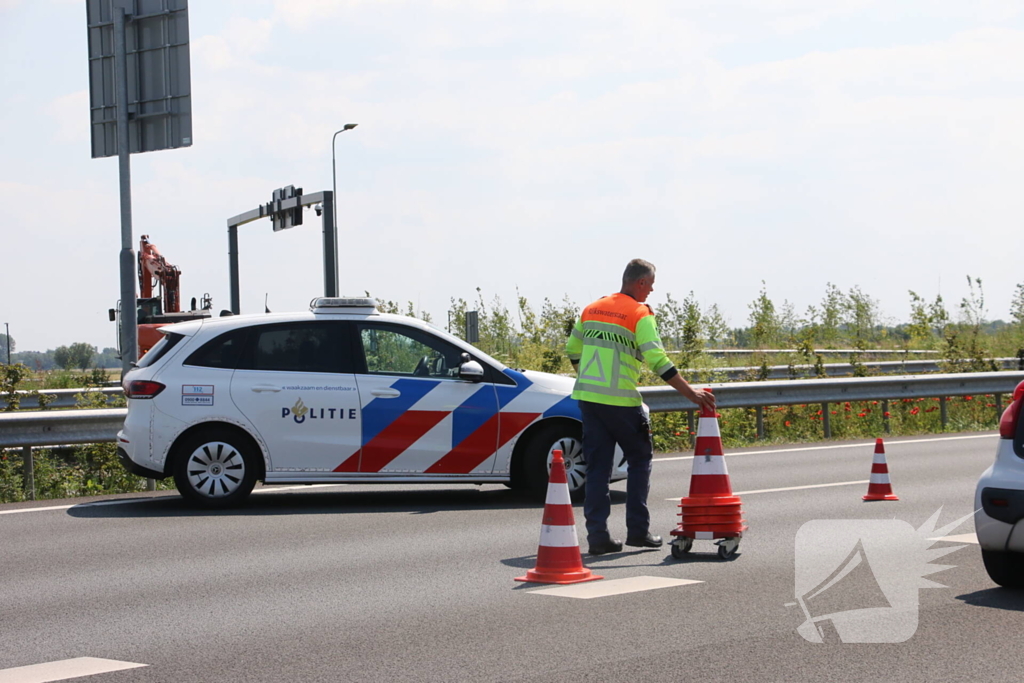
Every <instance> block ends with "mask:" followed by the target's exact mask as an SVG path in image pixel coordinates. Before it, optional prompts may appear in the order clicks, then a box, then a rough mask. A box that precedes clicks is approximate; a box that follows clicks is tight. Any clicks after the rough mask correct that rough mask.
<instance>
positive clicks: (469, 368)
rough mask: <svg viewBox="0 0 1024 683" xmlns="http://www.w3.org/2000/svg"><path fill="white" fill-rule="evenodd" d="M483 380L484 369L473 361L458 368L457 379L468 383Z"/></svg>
mask: <svg viewBox="0 0 1024 683" xmlns="http://www.w3.org/2000/svg"><path fill="white" fill-rule="evenodd" d="M483 378H484V368H483V366H482V365H480V364H479V363H477V362H476V361H475V360H468V361H465V362H463V363H462V365H460V366H459V379H464V380H466V381H468V382H479V381H481V380H482V379H483Z"/></svg>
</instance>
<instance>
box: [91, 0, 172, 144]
mask: <svg viewBox="0 0 1024 683" xmlns="http://www.w3.org/2000/svg"><path fill="white" fill-rule="evenodd" d="M121 9H123V10H124V13H125V19H126V21H125V48H126V60H125V66H126V68H127V72H128V74H127V76H128V78H127V81H128V96H127V98H126V99H127V102H128V144H129V152H130V153H132V154H134V153H136V152H153V151H156V150H161V149H175V148H178V147H189V146H190V145H191V144H192V93H191V79H190V73H189V48H188V3H187V0H87V2H86V17H87V20H88V30H89V113H90V126H91V129H92V156H93V158H94V159H96V158H100V157H109V156H116V155H117V152H118V149H117V97H116V95H117V86H116V82H115V68H114V24H115V12H116V11H117V10H121Z"/></svg>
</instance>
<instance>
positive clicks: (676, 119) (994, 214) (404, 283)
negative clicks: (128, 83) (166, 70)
mask: <svg viewBox="0 0 1024 683" xmlns="http://www.w3.org/2000/svg"><path fill="white" fill-rule="evenodd" d="M189 5H190V7H189V36H190V43H191V48H190V50H191V83H192V112H193V144H192V146H191V147H187V148H181V149H176V150H166V151H159V152H150V153H145V154H136V155H133V156H132V159H131V164H132V209H133V223H134V236H135V240H136V244H135V246H136V248H137V241H138V238H139V237H140V236H141V235H143V234H145V235H149V236H150V239H151V241H152V242H153V244H155V245H156V246H157V247H158V248H159V249H160V251H161V252H162V253H163V254H164V256H165V257H166V258H167V260H168V261H169V262H171V263H173V264H174V265H177V266H178V267H179V268H180V269H181V271H182V276H181V282H182V287H181V289H182V297H183V300H184V301H185V302H186V303H187V302H188V301H189V299H190V298H191V297H193V296H195V297H200V296H202V295H203V294H204V293H209V294H210V295H211V296H212V297H213V302H214V309H215V310H216V311H219V310H221V309H223V308H228V307H229V305H230V297H229V284H228V254H227V251H228V243H227V228H226V222H227V219H228V218H230V217H232V216H235V215H238V214H241V213H244V212H246V211H248V210H250V209H253V208H255V207H256V206H258V205H260V204H263V203H265V202H267V201H269V200H270V197H271V193H272V191H273V190H274V189H275V188H278V187H283V186H285V185H295V186H297V187H302V188H304V190H305V192H306V193H312V192H316V191H320V190H329V189H331V184H332V176H331V157H332V150H331V138H332V135H333V133H334V132H335V131H336V130H338V129H340V128H341V127H342V126H343V125H344V124H346V123H358V124H359V126H358V128H356V129H354V130H351V131H349V132H346V133H343V134H341V135H339V136H338V137H337V143H336V147H335V156H336V164H337V186H338V197H337V199H338V212H339V216H338V229H339V243H340V246H339V264H340V277H339V280H340V289H341V293H342V294H349V295H362V294H363V293H364V292H366V291H369V292H370V293H371V294H372V295H374V296H377V297H378V298H381V299H388V300H398V301H401V302H406V301H410V302H412V303H413V305H414V306H415V307H416V308H417V309H419V310H423V311H426V312H428V313H430V314H431V315H432V317H433V319H434V321H435V323H438V324H441V325H442V326H443V325H444V324H445V322H446V320H447V313H446V311H447V310H448V304H449V301H450V300H451V299H452V298H456V299H458V298H462V299H466V300H468V301H470V302H474V301H475V300H476V298H477V296H478V294H477V290H478V288H479V290H480V292H481V293H482V295H483V297H484V299H485V301H486V303H487V304H488V305H491V304H492V302H493V299H494V297H496V296H497V297H499V298H500V299H501V301H502V303H504V304H505V305H506V306H508V307H509V308H513V307H514V305H515V303H516V301H517V296H519V295H521V296H524V297H526V299H527V300H528V301H529V302H530V304H531V305H532V306H533V307H534V309H535V310H538V309H539V308H540V306H541V304H542V302H543V300H544V299H545V298H549V299H551V300H552V301H554V302H559V301H561V300H563V298H565V297H568V299H569V300H571V301H573V302H575V303H577V304H581V305H582V304H585V303H588V302H589V301H591V300H593V299H596V298H598V297H600V296H603V295H605V294H609V293H611V292H614V291H617V290H618V286H619V278H620V276H621V273H622V269H623V267H624V266H625V263H626V262H627V261H628V260H629V259H631V258H636V257H639V258H645V259H647V260H649V261H652V262H653V263H654V264H655V265H656V266H657V268H658V271H657V280H656V285H655V292H654V294H653V295H652V296H651V299H650V303H653V304H654V305H655V306H657V304H658V303H662V302H664V301H665V295H666V294H671V295H672V296H673V297H674V298H675V299H676V300H682V299H683V298H684V297H685V296H687V295H688V294H689V293H690V292H693V296H694V297H695V298H696V299H697V301H699V302H700V304H701V305H702V307H704V308H707V307H709V306H711V305H712V304H714V305H717V306H718V308H719V310H720V311H721V312H722V313H723V314H724V316H725V318H726V320H727V321H728V323H729V324H730V325H731V326H734V327H741V326H746V325H747V324H748V316H749V313H750V311H749V304H750V303H751V302H753V301H754V300H755V299H756V298H757V297H758V295H759V293H760V292H761V290H762V288H763V289H764V290H765V291H766V292H767V294H768V296H769V297H770V298H771V299H772V300H773V301H774V302H775V303H776V305H777V306H781V305H782V304H783V302H789V303H790V304H792V306H793V307H794V310H795V311H796V312H797V313H798V314H803V313H804V312H805V311H806V309H807V307H808V306H810V305H818V304H819V303H820V301H821V299H822V298H823V297H824V295H825V291H826V286H827V285H828V284H829V283H831V284H833V285H835V286H837V287H839V288H840V289H841V290H844V291H848V290H849V289H851V288H853V287H858V288H860V290H861V291H863V292H864V293H865V294H867V295H868V296H870V297H872V298H874V299H875V300H877V301H878V303H879V307H880V310H881V312H882V314H883V316H884V317H885V318H886V319H887V320H888V321H891V322H902V321H906V320H907V319H908V318H909V309H910V305H909V302H910V299H909V295H908V290H914V291H915V292H917V293H918V294H920V295H921V296H923V297H924V298H926V299H928V300H932V299H934V298H935V296H936V295H940V294H941V296H942V297H943V299H944V300H945V301H946V303H947V306H948V308H949V310H950V311H951V312H952V313H954V315H955V312H956V308H957V304H958V303H959V301H960V300H961V299H962V298H963V297H964V296H966V295H967V294H968V289H967V277H968V276H970V277H971V278H981V280H982V283H983V291H984V295H985V305H986V309H987V314H988V315H987V317H988V318H989V319H1004V320H1007V319H1009V310H1010V303H1011V300H1012V297H1013V294H1014V290H1015V288H1016V285H1017V284H1018V283H1020V282H1024V269H1022V268H1021V267H1020V264H1021V256H1020V254H1022V253H1024V249H1022V247H1024V237H1022V235H1024V231H1022V229H1021V223H1022V220H1021V219H1022V216H1024V191H1022V190H1021V189H1020V188H1021V186H1022V185H1024V123H1022V122H1024V88H1022V86H1024V3H1022V2H1020V0H1015V1H1012V2H1011V1H1005V0H976V1H975V2H971V3H965V2H962V1H960V0H905V1H900V2H893V1H892V0H879V1H874V0H830V1H829V2H821V1H820V0H737V1H733V2H723V1H719V0H707V1H704V0H694V1H683V0H642V1H641V0H638V1H636V2H628V3H627V2H621V0H615V1H612V0H536V1H535V0H216V1H213V0H205V1H204V0H192V1H191V2H190V3H189ZM86 38H87V33H86V16H85V2H84V1H83V0H0V60H2V62H3V64H4V66H3V68H2V69H0V91H2V92H3V93H4V106H3V107H0V129H2V130H3V131H4V132H3V138H2V143H0V202H2V205H3V207H4V209H5V211H4V213H5V215H6V218H7V220H6V224H5V226H4V227H3V228H2V229H0V230H2V239H0V323H3V322H7V323H9V325H10V331H11V336H12V337H13V338H14V339H15V341H16V344H17V350H19V351H28V350H38V351H42V350H46V349H50V348H54V347H56V346H59V345H62V344H70V343H74V342H78V341H85V342H88V343H90V344H94V345H96V346H97V347H99V348H103V347H106V346H113V345H114V341H115V340H114V336H115V330H114V325H113V323H111V322H109V320H108V318H107V309H109V308H111V307H113V306H114V305H115V303H116V301H117V299H118V298H119V296H120V286H119V271H118V253H119V251H120V239H121V236H120V235H121V233H120V217H119V195H118V170H117V160H116V158H107V159H92V158H91V157H90V131H89V93H88V88H89V84H88V64H87V44H86ZM239 255H240V256H239V258H240V280H241V307H242V312H243V313H247V312H248V313H260V312H262V311H263V310H264V308H263V307H264V301H266V302H267V305H268V306H269V308H270V309H271V310H273V311H275V312H282V311H287V310H305V309H306V308H307V307H308V304H309V301H310V299H312V298H313V297H315V296H318V295H321V294H322V293H323V290H324V280H323V257H322V234H321V228H320V224H319V219H318V218H316V216H315V214H314V213H313V212H312V211H307V212H306V214H305V220H304V224H303V225H302V226H299V227H296V228H293V229H291V230H285V231H281V232H277V233H274V232H273V231H272V229H271V224H270V221H269V220H268V219H264V220H261V221H257V222H254V223H250V224H248V225H245V226H242V227H241V228H240V229H239ZM471 308H472V306H471Z"/></svg>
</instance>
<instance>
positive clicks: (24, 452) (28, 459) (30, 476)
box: [21, 446, 36, 500]
mask: <svg viewBox="0 0 1024 683" xmlns="http://www.w3.org/2000/svg"><path fill="white" fill-rule="evenodd" d="M21 459H22V461H23V462H24V465H25V470H24V472H25V498H27V499H28V500H35V499H36V469H35V464H34V463H33V462H32V447H31V446H22V448H21Z"/></svg>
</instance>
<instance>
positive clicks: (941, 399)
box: [939, 396, 949, 431]
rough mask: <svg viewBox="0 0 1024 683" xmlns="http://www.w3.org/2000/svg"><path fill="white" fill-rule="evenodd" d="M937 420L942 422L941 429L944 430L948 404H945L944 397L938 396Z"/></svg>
mask: <svg viewBox="0 0 1024 683" xmlns="http://www.w3.org/2000/svg"><path fill="white" fill-rule="evenodd" d="M939 422H941V423H942V431H946V426H947V425H948V424H949V406H948V405H947V404H946V397H945V396H940V397H939Z"/></svg>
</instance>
